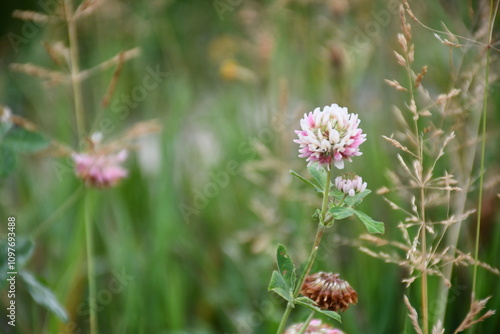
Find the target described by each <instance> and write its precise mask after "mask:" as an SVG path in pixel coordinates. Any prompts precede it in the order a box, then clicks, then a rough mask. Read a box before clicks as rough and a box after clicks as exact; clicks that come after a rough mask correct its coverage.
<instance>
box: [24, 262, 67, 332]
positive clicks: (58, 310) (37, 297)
mask: <svg viewBox="0 0 500 334" xmlns="http://www.w3.org/2000/svg"><path fill="white" fill-rule="evenodd" d="M20 277H21V278H22V279H23V281H24V282H25V283H26V285H27V290H28V293H29V294H30V295H31V297H32V298H33V300H34V301H35V302H36V303H37V304H39V305H41V306H43V307H45V308H46V309H48V310H49V311H51V312H52V313H54V314H55V315H56V316H57V317H58V318H59V319H61V320H62V321H63V322H67V321H68V314H67V313H66V310H64V308H63V307H62V305H61V304H60V303H59V301H58V300H57V298H56V296H55V295H54V293H53V292H52V291H50V290H49V289H48V288H47V287H45V286H43V285H42V284H41V283H40V282H39V281H37V280H36V278H35V277H34V276H33V275H32V274H31V273H30V272H28V271H25V270H24V271H22V272H21V273H20Z"/></svg>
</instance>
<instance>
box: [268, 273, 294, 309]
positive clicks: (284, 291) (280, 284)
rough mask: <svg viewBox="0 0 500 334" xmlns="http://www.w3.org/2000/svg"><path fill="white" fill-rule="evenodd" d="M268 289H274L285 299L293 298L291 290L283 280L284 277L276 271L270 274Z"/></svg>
mask: <svg viewBox="0 0 500 334" xmlns="http://www.w3.org/2000/svg"><path fill="white" fill-rule="evenodd" d="M268 291H274V292H276V293H277V294H278V295H280V296H281V297H283V298H284V299H286V300H287V301H289V302H290V301H292V300H293V291H292V289H291V288H290V287H289V286H288V284H287V283H286V281H285V278H284V277H283V276H282V275H281V274H280V273H279V272H278V271H277V270H275V271H273V275H272V276H271V282H269V287H268Z"/></svg>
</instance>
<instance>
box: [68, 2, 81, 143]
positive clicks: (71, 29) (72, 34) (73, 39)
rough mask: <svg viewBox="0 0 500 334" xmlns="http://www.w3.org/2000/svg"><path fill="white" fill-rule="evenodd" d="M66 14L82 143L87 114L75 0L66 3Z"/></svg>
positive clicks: (78, 127)
mask: <svg viewBox="0 0 500 334" xmlns="http://www.w3.org/2000/svg"><path fill="white" fill-rule="evenodd" d="M64 12H65V15H66V22H67V25H68V37H69V52H70V59H71V61H70V63H71V85H72V88H73V98H74V103H75V114H76V127H77V131H78V138H79V140H80V143H81V140H82V138H83V136H84V135H85V112H84V109H83V94H82V87H81V83H80V80H79V79H78V75H79V74H80V57H79V48H78V32H77V27H76V21H75V20H73V0H65V1H64Z"/></svg>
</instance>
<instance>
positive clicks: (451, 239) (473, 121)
mask: <svg viewBox="0 0 500 334" xmlns="http://www.w3.org/2000/svg"><path fill="white" fill-rule="evenodd" d="M498 5H499V3H498V2H497V4H496V6H495V9H493V1H490V19H489V21H488V24H489V31H490V34H489V39H488V45H491V40H492V39H491V34H492V26H493V21H494V20H493V16H494V15H496V12H497V9H498ZM489 50H490V48H489V47H488V49H487V50H486V61H487V62H488V66H486V68H485V72H486V73H488V71H489ZM487 80H489V79H487ZM488 84H489V83H488V81H486V84H485V92H484V95H483V108H484V110H486V108H485V107H486V105H485V103H486V102H487V93H488V92H487V86H488ZM473 116H475V115H473ZM483 116H484V112H483V113H481V115H479V117H471V118H470V121H469V122H468V128H470V129H471V134H472V131H475V134H477V133H478V132H480V131H481V122H482V119H483ZM483 125H484V122H483ZM484 138H485V137H484V136H483V139H484ZM475 155H476V145H471V146H470V147H469V148H468V149H465V148H464V153H463V156H469V157H473V156H475ZM482 157H484V155H482ZM463 165H464V167H462V172H461V174H462V178H461V179H462V180H461V181H460V183H459V184H460V187H461V188H462V191H461V192H460V193H459V194H458V195H457V196H456V199H455V201H454V207H455V209H454V212H453V214H454V215H455V216H461V215H463V214H464V212H465V207H466V201H467V194H468V193H469V189H470V187H471V175H472V169H473V165H474V160H473V159H466V161H465V162H464V163H463ZM481 175H482V174H481ZM481 187H482V182H481ZM481 191H482V190H481ZM479 207H481V206H479ZM478 217H480V216H478ZM462 224H463V223H462V222H458V223H457V224H453V225H452V226H450V228H449V231H448V236H447V246H448V247H449V249H450V250H449V252H448V254H447V256H449V257H454V256H455V249H456V246H457V243H458V238H459V236H460V231H461V227H462ZM478 225H479V224H478ZM476 228H477V227H476ZM476 242H477V239H476ZM452 273H453V264H452V263H450V264H447V265H445V266H444V267H443V279H442V280H441V282H440V287H439V291H440V292H439V296H438V300H440V301H441V306H440V307H439V309H438V315H437V317H436V320H441V321H442V322H444V317H445V314H446V307H447V305H448V303H447V301H448V295H449V288H448V287H447V285H446V281H450V279H451V276H452ZM474 285H475V284H474V283H473V288H474Z"/></svg>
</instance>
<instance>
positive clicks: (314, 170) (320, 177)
mask: <svg viewBox="0 0 500 334" xmlns="http://www.w3.org/2000/svg"><path fill="white" fill-rule="evenodd" d="M307 170H308V171H309V173H311V175H312V176H313V177H314V179H315V180H316V182H317V183H318V184H319V188H320V189H321V191H322V192H323V191H324V189H325V184H326V173H327V172H326V170H325V169H324V168H323V167H319V165H318V164H314V165H312V166H309V167H307Z"/></svg>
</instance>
